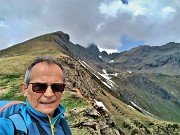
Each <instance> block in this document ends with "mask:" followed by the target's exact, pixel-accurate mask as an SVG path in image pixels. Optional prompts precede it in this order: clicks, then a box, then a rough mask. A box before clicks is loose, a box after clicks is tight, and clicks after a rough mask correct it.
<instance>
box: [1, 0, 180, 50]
mask: <svg viewBox="0 0 180 135" xmlns="http://www.w3.org/2000/svg"><path fill="white" fill-rule="evenodd" d="M113 2H117V4H119V8H118V9H117V10H116V11H115V12H114V13H113V15H114V16H111V15H110V14H109V13H110V12H108V11H107V12H104V13H102V12H100V6H101V5H103V4H104V5H105V6H107V7H108V6H110V4H111V3H113ZM133 2H134V1H133V0H129V1H128V4H127V1H125V0H122V1H120V3H118V0H111V1H108V0H51V1H49V0H29V1H24V0H13V1H7V0H1V5H0V37H1V38H0V49H3V48H6V47H8V46H10V45H13V44H16V43H19V42H23V41H25V40H27V39H31V38H33V37H36V36H39V35H42V34H46V33H49V32H54V31H63V32H65V33H67V34H69V35H70V38H71V39H70V40H71V41H72V42H73V43H76V44H80V45H82V46H85V47H86V46H87V45H88V43H91V42H93V43H96V44H97V45H98V46H99V47H101V48H105V49H117V48H119V47H120V46H122V47H123V45H122V44H121V37H122V36H124V35H127V36H129V37H130V38H132V39H134V40H137V41H138V40H143V41H144V42H145V44H149V45H162V44H165V43H167V42H170V41H174V42H180V28H179V23H180V16H179V11H180V10H179V6H180V2H179V1H178V0H174V1H173V2H172V1H171V0H166V1H164V0H159V1H158V2H156V3H154V4H157V5H156V6H154V7H146V5H148V4H143V3H145V1H144V0H138V1H137V3H135V2H134V4H137V5H136V6H138V5H139V6H141V7H143V8H142V9H144V10H143V11H141V12H139V11H138V8H135V9H134V11H133V5H132V4H133ZM17 3H18V4H17ZM122 3H126V4H122ZM108 4H109V5H108ZM117 4H116V5H117ZM151 4H153V3H151ZM131 6H132V8H130V7H131ZM148 6H151V5H150V4H149V5H148ZM167 7H169V8H167ZM131 9H132V11H131ZM149 9H152V10H149ZM161 9H162V12H159V10H161ZM105 10H107V9H105ZM146 10H148V11H146ZM153 10H154V11H153ZM110 11H113V10H111V9H110ZM151 12H152V14H150V13H151ZM166 12H170V13H169V14H167V15H168V17H167V16H166V14H165V13H166ZM135 13H136V14H135ZM153 14H157V15H153ZM161 14H162V15H161Z"/></svg>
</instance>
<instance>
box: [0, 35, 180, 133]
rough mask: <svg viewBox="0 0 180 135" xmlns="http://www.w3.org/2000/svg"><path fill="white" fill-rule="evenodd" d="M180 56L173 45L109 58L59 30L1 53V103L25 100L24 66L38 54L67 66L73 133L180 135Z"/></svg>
mask: <svg viewBox="0 0 180 135" xmlns="http://www.w3.org/2000/svg"><path fill="white" fill-rule="evenodd" d="M179 52H180V45H179V44H178V43H173V42H172V43H168V44H166V45H163V46H157V47H150V46H139V47H137V48H133V49H131V50H129V51H126V52H122V53H113V54H107V52H105V51H103V52H100V51H99V49H98V47H97V46H96V45H95V44H93V43H92V44H90V45H89V46H88V47H87V48H85V47H82V46H81V45H79V44H73V43H72V42H71V41H70V36H69V35H68V34H65V33H63V32H60V31H59V32H54V33H49V34H45V35H42V36H39V37H36V38H34V39H31V40H28V41H26V42H23V43H20V44H17V45H14V46H12V47H9V48H7V49H4V50H1V51H0V63H1V64H0V99H18V100H19V99H21V100H24V98H23V96H22V95H21V93H20V90H21V85H20V84H21V82H22V79H23V74H24V71H25V68H26V66H27V65H28V63H29V62H30V61H31V60H32V59H33V58H34V57H35V56H37V55H42V54H51V55H53V56H55V57H57V58H58V60H60V61H61V63H62V65H63V67H64V72H65V76H66V82H67V86H68V87H67V88H66V91H65V93H64V97H63V101H62V104H64V105H65V106H67V114H66V116H67V118H68V121H69V122H70V124H71V127H72V131H73V133H74V134H75V135H76V134H86V135H87V134H98V135H111V134H112V135H114V134H117V135H118V134H126V135H128V134H162V135H166V134H180V132H179V131H180V124H179V123H180V100H179V99H180V93H179V88H180V79H179V78H180V74H179V73H180V68H179V63H180V59H179ZM155 63H156V64H155ZM94 99H96V100H97V101H101V102H102V103H103V104H104V105H105V106H106V108H107V110H109V111H108V112H107V111H103V110H102V109H101V108H98V107H97V105H94V104H95V103H96V102H95V100H94Z"/></svg>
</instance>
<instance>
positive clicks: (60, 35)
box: [51, 31, 70, 43]
mask: <svg viewBox="0 0 180 135" xmlns="http://www.w3.org/2000/svg"><path fill="white" fill-rule="evenodd" d="M51 34H52V35H55V36H58V38H60V39H61V40H62V41H64V42H67V43H68V42H69V40H70V37H69V35H68V34H66V33H63V32H62V31H57V32H54V33H51Z"/></svg>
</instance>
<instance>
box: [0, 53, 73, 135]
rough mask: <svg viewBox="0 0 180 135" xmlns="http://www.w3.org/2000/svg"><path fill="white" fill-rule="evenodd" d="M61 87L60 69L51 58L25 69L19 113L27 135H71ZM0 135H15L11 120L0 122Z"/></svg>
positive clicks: (62, 75) (39, 59)
mask: <svg viewBox="0 0 180 135" xmlns="http://www.w3.org/2000/svg"><path fill="white" fill-rule="evenodd" d="M64 83H65V77H64V74H63V69H62V66H61V64H60V63H59V62H58V61H57V60H56V59H55V58H53V57H52V56H49V55H48V56H47V55H46V56H41V57H37V58H36V59H35V60H34V61H33V62H32V63H31V64H30V65H29V66H28V68H27V70H26V73H25V78H24V82H23V84H22V91H23V93H24V96H26V97H27V100H26V104H25V105H23V106H22V107H21V108H20V111H19V113H20V114H21V115H22V117H23V119H24V121H25V124H26V126H27V129H28V135H40V134H47V135H71V131H70V128H69V126H68V124H67V123H66V121H65V118H64V115H63V113H64V112H65V108H64V107H63V106H61V105H60V99H61V97H62V93H63V91H64V87H65V84H64ZM62 121H65V122H63V123H62ZM63 124H65V125H63ZM64 126H65V127H64ZM42 132H43V133H42ZM0 134H3V135H5V134H7V135H13V134H14V126H13V122H12V121H11V120H10V119H8V118H0Z"/></svg>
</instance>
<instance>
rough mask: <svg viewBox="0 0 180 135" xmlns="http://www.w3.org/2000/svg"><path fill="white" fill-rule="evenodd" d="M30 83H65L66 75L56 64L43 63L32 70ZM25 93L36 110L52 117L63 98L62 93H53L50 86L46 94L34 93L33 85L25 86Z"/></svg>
mask: <svg viewBox="0 0 180 135" xmlns="http://www.w3.org/2000/svg"><path fill="white" fill-rule="evenodd" d="M30 83H47V84H52V83H64V74H63V72H62V70H61V68H60V67H59V66H57V65H56V64H47V63H45V62H41V63H38V64H36V65H35V66H34V67H33V68H32V72H31V80H30ZM23 92H24V96H26V97H27V99H28V101H29V103H30V105H31V106H32V107H33V108H34V109H36V110H37V111H39V112H42V113H44V114H50V115H51V116H52V115H53V113H54V111H55V109H56V108H57V107H58V106H59V103H60V98H61V96H62V93H61V92H53V91H52V89H51V86H48V87H47V89H46V91H45V92H44V93H36V92H33V91H32V84H29V85H28V87H27V86H26V85H25V84H23Z"/></svg>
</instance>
